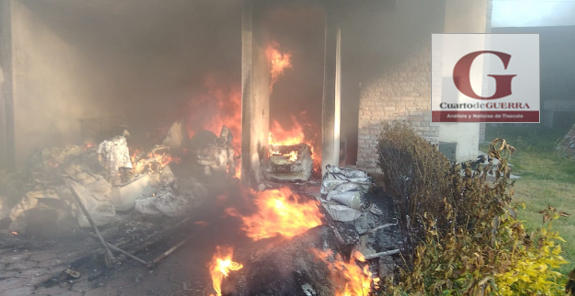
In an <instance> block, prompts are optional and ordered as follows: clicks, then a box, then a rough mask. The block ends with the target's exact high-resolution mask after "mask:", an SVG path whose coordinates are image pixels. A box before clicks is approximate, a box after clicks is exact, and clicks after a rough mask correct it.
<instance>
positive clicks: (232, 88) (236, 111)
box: [187, 75, 242, 149]
mask: <svg viewBox="0 0 575 296" xmlns="http://www.w3.org/2000/svg"><path fill="white" fill-rule="evenodd" d="M203 90H204V91H203V93H201V94H198V95H196V96H194V97H193V98H192V99H191V100H189V102H188V112H187V114H188V117H187V127H188V135H189V137H190V138H191V137H193V136H194V135H195V134H196V132H198V131H199V130H200V129H204V130H207V131H211V132H213V133H214V134H216V135H218V136H219V134H220V131H221V129H222V125H225V126H227V127H228V129H229V130H230V131H231V132H232V135H233V137H234V138H233V141H232V145H233V146H234V148H236V149H240V147H241V139H242V137H241V136H242V95H241V88H240V86H239V85H236V84H224V83H220V82H219V81H218V80H217V78H216V77H215V76H214V75H208V76H207V77H206V78H205V80H204V89H203Z"/></svg>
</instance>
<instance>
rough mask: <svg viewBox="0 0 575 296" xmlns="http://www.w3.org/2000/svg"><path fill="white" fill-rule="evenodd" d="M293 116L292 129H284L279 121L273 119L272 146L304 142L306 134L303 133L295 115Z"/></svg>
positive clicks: (271, 127)
mask: <svg viewBox="0 0 575 296" xmlns="http://www.w3.org/2000/svg"><path fill="white" fill-rule="evenodd" d="M291 118H292V122H293V128H292V129H291V130H284V129H283V128H282V126H281V125H280V124H279V123H278V122H277V121H275V120H272V124H271V126H270V134H269V145H270V146H272V145H273V146H276V145H281V146H289V145H297V144H302V143H304V141H305V134H304V133H303V128H302V126H301V124H299V122H297V120H296V118H295V116H293V115H292V116H291Z"/></svg>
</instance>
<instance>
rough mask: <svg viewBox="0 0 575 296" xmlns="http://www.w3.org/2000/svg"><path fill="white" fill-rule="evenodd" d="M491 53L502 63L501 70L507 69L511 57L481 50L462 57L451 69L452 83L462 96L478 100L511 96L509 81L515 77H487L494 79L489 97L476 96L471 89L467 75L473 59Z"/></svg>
mask: <svg viewBox="0 0 575 296" xmlns="http://www.w3.org/2000/svg"><path fill="white" fill-rule="evenodd" d="M486 53H491V54H494V55H496V56H497V57H498V58H499V59H500V60H501V62H503V68H504V69H507V65H509V60H511V55H510V54H506V53H504V52H499V51H490V50H481V51H475V52H472V53H470V54H467V55H465V56H463V57H462V58H461V59H460V60H459V61H457V63H456V64H455V67H453V82H454V83H455V86H456V87H457V89H458V90H459V91H460V92H461V93H463V94H464V95H466V96H468V97H470V98H473V99H478V100H493V99H500V98H503V97H506V96H508V95H510V94H511V80H512V79H513V77H515V76H517V75H487V76H489V77H493V78H495V93H494V94H493V95H492V96H491V97H482V96H480V95H478V94H476V93H475V92H474V91H473V88H471V82H470V78H469V73H470V70H471V64H473V61H474V60H475V58H477V57H478V56H479V55H481V54H486Z"/></svg>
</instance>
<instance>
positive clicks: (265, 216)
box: [226, 187, 323, 241]
mask: <svg viewBox="0 0 575 296" xmlns="http://www.w3.org/2000/svg"><path fill="white" fill-rule="evenodd" d="M300 200H301V197H300V196H298V195H297V194H294V193H293V192H292V191H291V190H290V189H289V188H288V187H282V188H280V189H273V190H266V191H262V192H258V193H257V194H256V200H255V201H254V203H255V205H256V207H257V212H256V213H255V214H253V215H252V216H249V217H244V216H241V215H240V214H238V213H237V211H236V210H235V209H231V208H229V209H226V212H227V213H228V214H229V215H232V216H236V217H240V218H241V219H242V222H243V226H242V229H243V230H245V231H246V234H247V236H248V237H250V238H251V239H252V240H254V241H257V240H260V239H264V238H269V237H275V236H277V235H281V236H284V237H287V238H289V237H293V236H296V235H299V234H302V233H304V232H305V231H307V230H308V229H310V228H313V227H316V226H318V225H321V224H322V222H321V218H322V217H323V215H322V214H321V212H320V211H319V208H318V202H317V201H314V200H310V201H305V202H300Z"/></svg>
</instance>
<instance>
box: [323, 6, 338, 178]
mask: <svg viewBox="0 0 575 296" xmlns="http://www.w3.org/2000/svg"><path fill="white" fill-rule="evenodd" d="M340 51H341V30H340V29H339V28H338V26H337V20H336V16H335V14H334V13H333V11H331V10H330V9H329V8H328V9H327V12H326V21H325V45H324V71H323V98H322V126H321V132H322V133H321V134H322V151H321V153H322V154H321V155H322V157H321V165H322V175H323V174H325V167H326V165H328V164H329V165H339V145H340V123H341V118H340V117H341V110H340V108H341V52H340Z"/></svg>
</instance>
